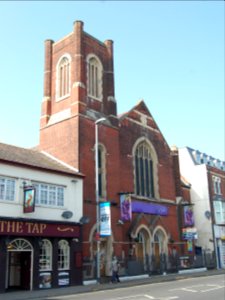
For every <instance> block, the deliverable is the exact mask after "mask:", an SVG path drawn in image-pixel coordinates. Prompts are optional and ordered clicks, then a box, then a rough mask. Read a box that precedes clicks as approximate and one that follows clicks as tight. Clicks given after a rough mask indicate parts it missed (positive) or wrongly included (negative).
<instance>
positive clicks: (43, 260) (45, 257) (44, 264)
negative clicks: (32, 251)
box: [39, 239, 52, 271]
mask: <svg viewBox="0 0 225 300" xmlns="http://www.w3.org/2000/svg"><path fill="white" fill-rule="evenodd" d="M39 269H40V270H41V271H47V270H48V271H49V270H51V269H52V244H51V242H50V241H49V240H46V239H44V240H42V241H41V247H40V254H39Z"/></svg>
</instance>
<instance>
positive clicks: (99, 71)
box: [87, 54, 103, 101]
mask: <svg viewBox="0 0 225 300" xmlns="http://www.w3.org/2000/svg"><path fill="white" fill-rule="evenodd" d="M87 95H88V97H90V98H93V99H95V100H99V101H102V99H103V66H102V63H101V61H100V59H99V58H98V57H97V56H96V55H94V54H89V55H88V56H87Z"/></svg>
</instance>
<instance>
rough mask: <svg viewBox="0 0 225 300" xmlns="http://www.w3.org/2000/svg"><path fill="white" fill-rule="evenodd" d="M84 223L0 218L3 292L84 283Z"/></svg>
mask: <svg viewBox="0 0 225 300" xmlns="http://www.w3.org/2000/svg"><path fill="white" fill-rule="evenodd" d="M81 239H82V235H81V225H80V224H79V223H73V222H52V221H45V220H30V219H12V218H0V270H1V272H0V292H1V293H2V292H5V291H8V290H18V289H22V290H37V289H48V288H57V287H63V286H72V285H79V284H82V240H81Z"/></svg>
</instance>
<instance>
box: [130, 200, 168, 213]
mask: <svg viewBox="0 0 225 300" xmlns="http://www.w3.org/2000/svg"><path fill="white" fill-rule="evenodd" d="M132 212H135V213H145V214H150V215H159V216H167V215H168V207H167V206H165V205H161V204H154V203H147V202H144V201H137V200H136V201H132Z"/></svg>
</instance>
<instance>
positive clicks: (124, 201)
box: [120, 194, 132, 221]
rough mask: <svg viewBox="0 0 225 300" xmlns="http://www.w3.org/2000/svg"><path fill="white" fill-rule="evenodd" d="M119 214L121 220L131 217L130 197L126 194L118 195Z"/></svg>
mask: <svg viewBox="0 0 225 300" xmlns="http://www.w3.org/2000/svg"><path fill="white" fill-rule="evenodd" d="M120 215H121V220H123V221H130V220H131V218H132V212H131V198H130V195H128V194H122V195H120Z"/></svg>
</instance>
